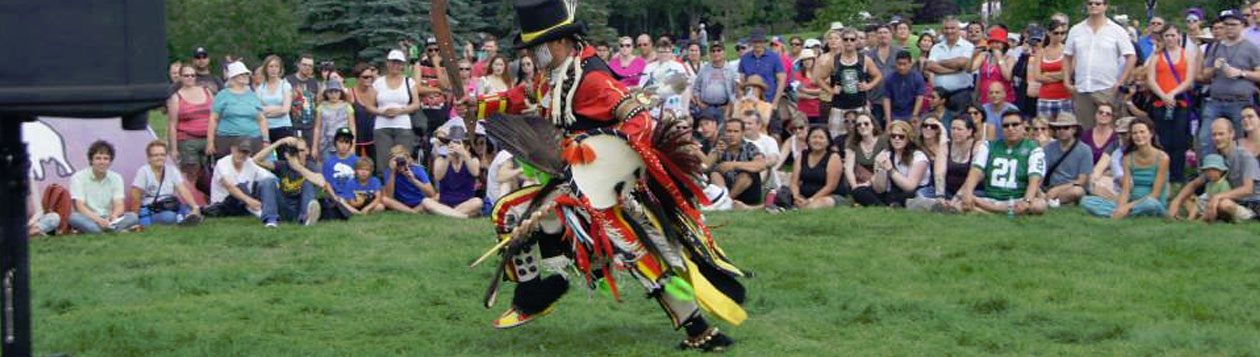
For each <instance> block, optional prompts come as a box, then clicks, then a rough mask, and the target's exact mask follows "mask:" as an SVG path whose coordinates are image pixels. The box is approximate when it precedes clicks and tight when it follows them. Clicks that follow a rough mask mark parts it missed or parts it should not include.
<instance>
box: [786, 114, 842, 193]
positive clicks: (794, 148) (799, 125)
mask: <svg viewBox="0 0 1260 357" xmlns="http://www.w3.org/2000/svg"><path fill="white" fill-rule="evenodd" d="M787 128H788V130H787V133H788V134H791V135H790V136H788V137H787V139H783V144H781V145H779V153H781V154H783V159H782V160H779V165H778V166H775V168H774V169H775V171H778V170H781V169H783V167H785V166H795V165H796V162H797V161H799V159H800V157H801V152H802V151H805V150H808V149H809V142H808V141H807V140H808V138H807V136H808V135H807V133H808V132H809V122H808V119H806V120H801V119H800V118H797V119H793V120H792V121H790V122H788V126H787ZM827 139H828V140H827V141H828V142H831V134H830V133H828V134H827ZM841 167H844V166H841ZM841 172H843V171H841ZM787 173H788V174H791V173H792V172H791V169H789V170H788V171H787ZM784 186H786V183H785V184H784Z"/></svg>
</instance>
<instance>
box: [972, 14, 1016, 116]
mask: <svg viewBox="0 0 1260 357" xmlns="http://www.w3.org/2000/svg"><path fill="white" fill-rule="evenodd" d="M1008 49H1009V45H1008V44H1007V42H1006V29H1003V28H1001V27H994V28H992V29H990V30H989V41H988V46H987V47H986V46H983V45H981V46H976V53H975V55H972V57H971V71H973V72H976V73H977V80H976V82H977V83H976V84H977V86H976V88H981V89H988V88H992V84H993V83H1001V85H1002V90H1003V92H1002V93H1003V94H1005V95H1006V98H1005V99H1004V100H1003V102H1006V103H1014V102H1015V89H1014V88H1013V87H1012V86H1011V77H1012V74H1013V69H1014V68H1015V60H1014V59H1012V58H1009V57H1007V56H1006V50H1008ZM990 94H991V93H990V91H981V92H980V100H979V102H980V103H990V102H997V101H996V100H994V101H990V100H989V95H990ZM999 136H1000V135H999ZM999 139H1001V138H999Z"/></svg>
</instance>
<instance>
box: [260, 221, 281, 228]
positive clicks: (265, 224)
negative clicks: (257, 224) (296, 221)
mask: <svg viewBox="0 0 1260 357" xmlns="http://www.w3.org/2000/svg"><path fill="white" fill-rule="evenodd" d="M277 226H279V224H278V223H277V222H276V220H275V219H268V220H267V221H266V222H263V227H266V228H276V227H277Z"/></svg>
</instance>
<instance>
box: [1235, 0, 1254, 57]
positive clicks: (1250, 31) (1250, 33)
mask: <svg viewBox="0 0 1260 357" xmlns="http://www.w3.org/2000/svg"><path fill="white" fill-rule="evenodd" d="M1241 10H1242V12H1243V13H1245V14H1251V16H1249V17H1250V19H1249V20H1248V21H1246V22H1243V23H1242V24H1241V25H1243V26H1246V27H1247V28H1246V29H1245V30H1243V31H1242V38H1243V39H1245V40H1247V41H1248V42H1251V44H1253V45H1256V46H1260V20H1257V19H1256V12H1258V11H1260V2H1255V1H1249V2H1248V3H1247V4H1245V5H1244V6H1242V8H1241ZM1231 11H1232V10H1231Z"/></svg>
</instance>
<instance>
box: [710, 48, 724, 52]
mask: <svg viewBox="0 0 1260 357" xmlns="http://www.w3.org/2000/svg"><path fill="white" fill-rule="evenodd" d="M722 51H724V50H723V49H721V48H714V49H711V50H709V52H710V53H717V52H722Z"/></svg>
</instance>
